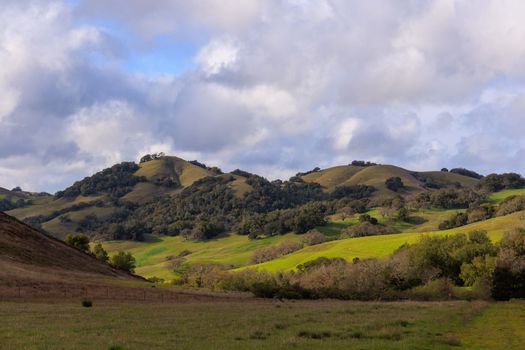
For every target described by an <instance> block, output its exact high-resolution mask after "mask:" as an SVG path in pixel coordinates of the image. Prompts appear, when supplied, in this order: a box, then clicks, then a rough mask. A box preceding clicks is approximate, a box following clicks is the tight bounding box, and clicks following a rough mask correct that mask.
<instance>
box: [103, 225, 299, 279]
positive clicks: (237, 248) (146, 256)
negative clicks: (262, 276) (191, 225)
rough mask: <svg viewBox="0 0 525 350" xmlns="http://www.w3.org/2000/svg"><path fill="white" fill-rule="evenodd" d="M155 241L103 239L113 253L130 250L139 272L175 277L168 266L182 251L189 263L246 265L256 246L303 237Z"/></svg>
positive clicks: (179, 238) (240, 237)
mask: <svg viewBox="0 0 525 350" xmlns="http://www.w3.org/2000/svg"><path fill="white" fill-rule="evenodd" d="M149 238H150V239H152V240H153V242H151V241H150V242H134V241H111V242H103V246H104V248H105V249H106V250H108V252H110V254H112V253H115V252H117V251H119V250H126V251H129V252H131V253H132V254H133V256H135V258H136V259H137V266H138V267H137V269H136V273H137V274H139V275H141V276H144V277H153V276H156V277H160V278H164V279H173V278H174V277H175V274H174V273H173V272H172V269H170V268H169V262H168V260H169V258H170V257H176V256H177V255H179V254H180V253H181V252H182V251H190V252H191V254H189V255H187V256H185V257H184V258H185V259H186V261H187V262H188V263H217V264H223V265H226V266H232V267H235V266H244V265H246V264H248V261H249V259H250V256H251V255H252V254H253V251H254V250H255V249H257V248H261V247H266V246H269V245H272V244H277V243H279V242H282V241H284V240H295V241H297V240H300V239H301V237H300V236H298V235H294V234H288V235H284V236H274V237H270V238H265V239H258V240H250V239H248V237H247V236H239V235H231V236H228V237H224V238H217V239H213V240H210V241H206V242H198V241H187V240H184V239H183V238H182V237H159V238H157V237H151V236H150V237H149Z"/></svg>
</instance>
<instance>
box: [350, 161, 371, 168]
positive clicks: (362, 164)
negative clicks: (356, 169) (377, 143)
mask: <svg viewBox="0 0 525 350" xmlns="http://www.w3.org/2000/svg"><path fill="white" fill-rule="evenodd" d="M350 165H353V166H363V167H367V166H374V165H377V163H372V162H369V161H366V162H365V161H364V160H353V161H352V163H350Z"/></svg>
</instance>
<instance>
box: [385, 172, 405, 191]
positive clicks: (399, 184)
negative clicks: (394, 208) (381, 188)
mask: <svg viewBox="0 0 525 350" xmlns="http://www.w3.org/2000/svg"><path fill="white" fill-rule="evenodd" d="M385 185H386V188H388V189H389V190H391V191H394V192H397V191H399V190H400V189H402V188H404V187H405V184H404V183H403V181H402V180H401V178H400V177H397V176H396V177H390V178H388V179H387V180H386V181H385Z"/></svg>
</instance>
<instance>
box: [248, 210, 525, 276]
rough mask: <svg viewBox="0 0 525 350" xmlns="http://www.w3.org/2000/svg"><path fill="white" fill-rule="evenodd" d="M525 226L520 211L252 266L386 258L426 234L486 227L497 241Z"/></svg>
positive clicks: (331, 245)
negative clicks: (318, 260) (323, 258)
mask: <svg viewBox="0 0 525 350" xmlns="http://www.w3.org/2000/svg"><path fill="white" fill-rule="evenodd" d="M524 225H525V212H517V213H514V214H511V215H507V216H500V217H496V218H493V219H489V220H486V221H481V222H476V223H473V224H470V225H466V226H463V227H459V228H455V229H452V230H444V231H430V232H406V233H399V234H392V235H384V236H368V237H359V238H348V239H343V240H337V241H332V242H327V243H323V244H319V245H316V246H310V247H306V248H303V249H301V250H299V251H297V252H295V253H292V254H289V255H286V256H283V257H281V258H278V259H275V260H272V261H268V262H265V263H262V264H258V265H252V267H256V268H261V269H265V270H268V271H280V270H290V269H294V268H295V267H296V266H297V265H299V264H303V263H305V262H307V261H310V260H313V259H316V258H318V257H322V256H324V257H329V258H335V257H342V258H345V259H347V260H352V259H353V258H372V257H383V256H387V255H389V254H391V253H392V252H393V251H394V250H396V249H397V248H399V247H400V246H402V245H403V244H405V243H414V242H417V240H418V239H420V237H421V235H423V234H429V235H451V234H456V233H468V232H470V231H473V230H486V231H487V232H488V233H489V236H490V238H491V239H492V240H494V241H498V240H499V239H501V237H502V236H503V234H504V233H505V232H507V231H509V230H512V229H513V228H516V227H522V226H524Z"/></svg>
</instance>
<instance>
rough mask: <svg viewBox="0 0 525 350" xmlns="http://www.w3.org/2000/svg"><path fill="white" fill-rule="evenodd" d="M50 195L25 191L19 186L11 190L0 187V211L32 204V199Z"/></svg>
mask: <svg viewBox="0 0 525 350" xmlns="http://www.w3.org/2000/svg"><path fill="white" fill-rule="evenodd" d="M50 196H51V195H50V194H48V193H32V192H25V191H22V189H21V188H20V187H15V188H13V189H12V190H8V189H5V188H2V187H0V211H8V210H13V209H16V208H23V207H27V206H30V205H31V204H33V199H38V198H43V197H44V198H45V197H50Z"/></svg>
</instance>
